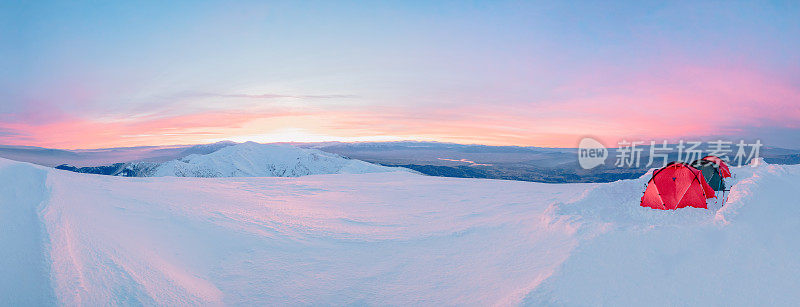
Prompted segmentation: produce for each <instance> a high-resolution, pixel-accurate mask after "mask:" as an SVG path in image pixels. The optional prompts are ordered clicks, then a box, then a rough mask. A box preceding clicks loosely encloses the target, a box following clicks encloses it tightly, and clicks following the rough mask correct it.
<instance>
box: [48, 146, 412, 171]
mask: <svg viewBox="0 0 800 307" xmlns="http://www.w3.org/2000/svg"><path fill="white" fill-rule="evenodd" d="M224 145H225V146H219V147H218V148H213V150H208V152H204V153H196V154H189V155H186V156H184V157H181V158H178V159H173V160H170V161H166V162H160V163H159V162H134V163H118V164H114V165H110V166H104V167H86V168H75V167H72V166H69V165H60V166H58V167H57V168H59V169H65V170H71V171H76V172H84V173H100V174H104V175H115V176H126V177H165V176H174V177H299V176H306V175H319V174H363V173H380V172H393V171H409V170H407V169H404V168H398V167H385V166H380V165H376V164H372V163H367V162H364V161H361V160H355V159H348V158H345V157H342V156H340V155H337V154H333V153H327V152H323V151H320V150H317V149H310V148H298V147H295V146H292V145H288V144H259V143H254V142H247V143H241V144H224Z"/></svg>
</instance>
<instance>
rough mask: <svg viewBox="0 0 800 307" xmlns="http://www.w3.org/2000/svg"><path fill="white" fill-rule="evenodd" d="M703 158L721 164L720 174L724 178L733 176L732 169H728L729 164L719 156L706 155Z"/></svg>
mask: <svg viewBox="0 0 800 307" xmlns="http://www.w3.org/2000/svg"><path fill="white" fill-rule="evenodd" d="M703 160H708V161H711V162H714V164H716V165H719V175H720V176H721V177H722V178H728V177H730V176H731V170H730V169H728V165H727V164H725V161H723V160H722V159H720V158H719V157H717V156H706V157H705V158H703Z"/></svg>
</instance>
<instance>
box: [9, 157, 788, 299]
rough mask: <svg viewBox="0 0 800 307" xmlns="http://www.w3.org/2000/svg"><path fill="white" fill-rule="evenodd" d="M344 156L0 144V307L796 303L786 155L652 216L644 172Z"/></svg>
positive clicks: (744, 170) (743, 170) (736, 171)
mask: <svg viewBox="0 0 800 307" xmlns="http://www.w3.org/2000/svg"><path fill="white" fill-rule="evenodd" d="M223 150H224V149H223ZM223 150H220V151H218V153H219V152H222V153H225V151H223ZM205 159H207V157H206V158H202V157H201V156H196V157H194V158H191V159H185V160H184V161H183V162H182V163H186V164H189V165H188V166H181V167H177V166H176V167H174V168H170V169H169V173H167V174H164V175H173V176H174V175H182V174H177V173H176V172H173V171H174V170H178V169H180V170H181V171H182V172H183V171H186V170H188V171H189V172H190V173H192V172H196V171H201V170H203V169H204V168H203V167H200V166H203V165H209V163H212V162H209V161H207V160H205ZM323 159H324V158H323ZM334 160H335V161H339V162H341V161H340V160H336V159H334ZM339 162H336V163H339ZM350 162H354V163H356V164H357V165H355V166H353V165H349V164H336V165H333V166H326V167H330V168H325V169H324V170H325V171H326V172H331V173H337V174H324V175H310V176H301V177H267V176H276V175H279V174H275V173H258V172H254V173H246V172H239V171H235V169H226V170H225V171H224V172H221V173H220V174H219V175H220V176H228V175H230V176H236V175H239V176H246V175H249V176H261V177H229V178H181V177H151V178H141V177H134V178H129V177H114V176H102V175H91V174H81V173H73V172H68V171H62V170H56V169H52V168H47V167H42V166H37V165H33V164H28V163H22V162H15V161H11V160H5V159H0V247H2V248H0V305H3V306H9V305H15V306H19V305H64V306H97V305H173V306H174V305H248V306H250V305H401V306H408V305H428V306H431V305H480V306H484V305H567V306H575V305H578V306H583V305H648V306H650V305H721V306H728V305H798V304H800V239H798V237H799V235H800V200H798V197H795V196H793V193H796V192H797V191H800V166H786V165H783V166H779V165H769V164H765V163H761V164H760V165H758V166H756V167H750V166H745V167H741V168H734V169H733V172H734V175H735V178H736V179H735V180H734V182H733V185H732V190H731V191H730V192H729V198H728V201H727V203H726V204H725V205H724V206H720V205H719V202H720V201H719V200H717V199H711V200H709V204H710V208H711V209H697V208H683V209H679V210H674V211H661V210H652V209H649V208H643V207H640V206H639V199H640V197H641V195H642V192H643V190H644V186H645V183H646V182H647V180H648V179H649V176H650V174H645V175H644V176H643V177H641V178H639V179H633V180H622V181H617V182H612V183H585V184H584V183H575V184H545V183H532V182H520V181H504V180H490V179H459V178H442V177H430V176H424V175H420V174H415V173H411V172H406V171H397V170H394V171H388V170H387V169H380V171H381V172H369V171H364V169H362V168H361V167H367V168H372V167H378V166H374V165H373V166H369V165H362V164H360V163H358V162H356V161H352V160H351V161H350ZM176 163H177V162H176ZM193 165H194V166H193ZM198 165H199V166H198ZM281 165H282V164H281ZM196 166H197V167H196ZM238 169H239V170H246V169H248V168H247V166H246V165H242V166H241V167H238ZM353 169H357V171H350V170H353ZM287 170H288V169H287ZM311 170H312V171H309V172H306V171H305V170H304V171H303V172H302V173H297V174H296V175H305V174H310V173H319V172H315V171H313V170H314V169H311ZM342 173H344V174H342ZM347 173H350V174H347ZM192 174H194V173H192Z"/></svg>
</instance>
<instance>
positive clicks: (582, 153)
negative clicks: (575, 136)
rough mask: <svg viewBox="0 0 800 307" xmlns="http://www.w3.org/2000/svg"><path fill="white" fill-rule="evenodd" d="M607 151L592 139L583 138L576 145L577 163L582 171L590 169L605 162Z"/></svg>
mask: <svg viewBox="0 0 800 307" xmlns="http://www.w3.org/2000/svg"><path fill="white" fill-rule="evenodd" d="M606 158H608V149H606V147H605V146H603V144H600V142H598V141H597V140H595V139H593V138H583V139H581V142H580V143H578V163H579V164H580V165H581V167H582V168H584V169H592V168H595V167H597V166H599V165H601V164H603V163H605V162H606Z"/></svg>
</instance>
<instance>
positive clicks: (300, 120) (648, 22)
mask: <svg viewBox="0 0 800 307" xmlns="http://www.w3.org/2000/svg"><path fill="white" fill-rule="evenodd" d="M643 2H646V1H631V2H623V1H577V2H573V1H541V2H537V1H256V2H246V1H237V2H235V3H231V2H214V1H186V2H184V1H153V2H148V1H127V2H125V1H96V2H95V1H90V2H80V1H70V2H47V1H3V2H1V3H0V72H1V73H0V99H1V100H0V144H5V145H31V146H42V147H52V148H66V149H78V148H100V147H120V146H140V145H169V144H195V143H207V142H214V141H219V140H234V141H257V142H279V141H298V142H309V141H334V140H338V141H383V140H388V141H391V140H421V141H442V142H456V143H467V144H488V145H521V146H542V147H576V145H577V144H578V142H579V140H580V139H581V138H582V137H584V136H593V137H596V138H598V139H600V140H602V141H603V142H605V143H606V144H607V145H608V144H612V145H613V144H614V143H616V142H618V141H620V140H622V139H625V140H645V141H649V140H656V141H659V140H664V139H666V140H679V139H685V140H700V139H715V138H724V139H732V140H738V139H748V140H752V139H759V140H761V141H762V143H764V144H765V145H767V146H776V147H786V148H800V2H796V1H787V2H781V1H769V2H758V1H747V2H738V1H718V2H717V1H714V2H704V1H664V2H665V3H655V2H652V3H643Z"/></svg>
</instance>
